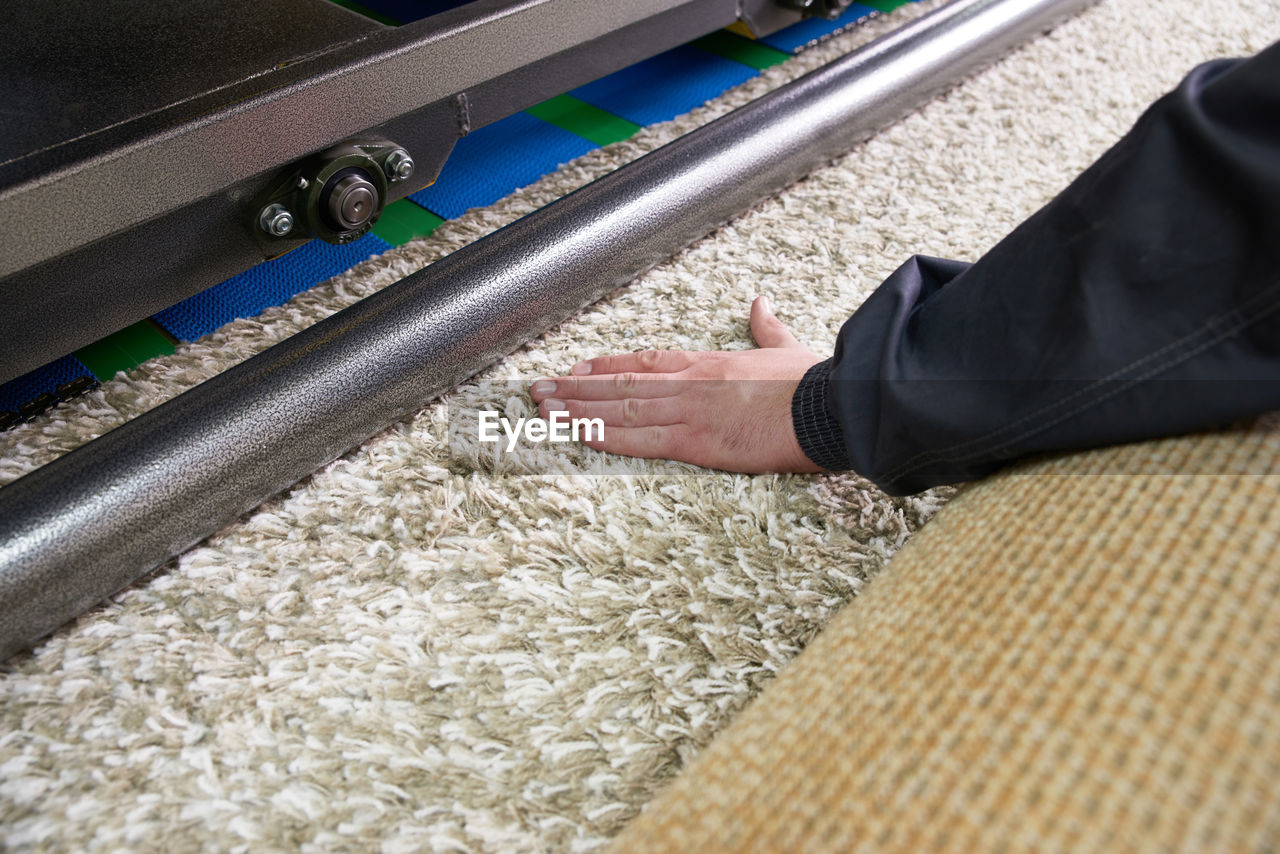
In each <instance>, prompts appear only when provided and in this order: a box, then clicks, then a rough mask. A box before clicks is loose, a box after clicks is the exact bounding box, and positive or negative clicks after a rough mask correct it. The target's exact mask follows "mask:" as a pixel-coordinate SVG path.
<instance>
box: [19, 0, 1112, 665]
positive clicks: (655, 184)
mask: <svg viewBox="0 0 1280 854" xmlns="http://www.w3.org/2000/svg"><path fill="white" fill-rule="evenodd" d="M1090 2H1092V0H955V2H953V3H951V4H949V5H948V6H945V7H943V8H942V9H939V10H938V11H936V12H934V13H932V14H930V15H928V16H926V17H924V18H921V19H920V20H918V21H916V22H914V23H912V24H910V25H908V26H906V27H904V28H902V29H901V30H899V31H897V32H895V33H893V34H890V35H889V36H887V37H885V38H882V39H879V40H877V41H875V42H873V43H871V44H869V45H867V46H866V47H864V48H862V49H860V50H858V51H856V52H854V53H852V54H850V55H849V56H846V57H844V58H842V59H840V60H837V61H836V62H833V63H831V64H830V65H828V66H825V67H823V68H821V69H819V70H817V71H815V72H813V73H811V74H809V75H807V76H805V77H803V78H801V79H799V80H797V81H795V82H793V83H791V84H789V85H787V86H785V87H783V88H781V89H779V90H777V91H775V92H773V93H771V94H770V95H768V96H766V97H764V98H762V99H760V100H759V101H756V102H754V103H752V104H750V105H748V106H746V107H744V108H742V109H740V110H737V111H736V112H734V113H731V114H729V115H727V116H724V117H723V118H721V119H718V120H717V121H715V122H713V123H711V124H709V125H707V126H706V127H704V128H702V129H700V130H698V131H696V132H694V133H692V134H690V135H688V136H686V137H683V138H681V139H679V140H677V141H675V142H673V143H671V144H670V145H667V146H665V147H663V148H662V149H659V150H658V151H655V152H653V153H651V154H649V155H647V156H645V157H643V158H641V159H639V160H637V161H635V162H633V163H631V164H630V165H628V166H626V167H624V168H622V169H619V170H618V171H617V172H615V173H613V174H611V175H608V176H606V177H605V178H602V179H600V180H599V181H596V182H595V183H593V184H591V185H589V186H587V187H584V188H582V189H581V190H578V191H577V192H575V193H572V194H571V195H569V196H566V197H565V198H563V199H561V200H559V201H557V202H555V203H553V204H551V205H548V206H547V207H545V208H543V209H541V210H539V211H537V212H535V213H533V214H530V215H529V216H527V217H525V218H523V219H521V220H519V221H517V222H515V223H513V224H511V225H509V226H507V227H506V228H503V229H501V230H500V231H498V232H495V233H494V234H492V235H490V236H488V237H486V238H484V239H482V240H479V241H477V242H475V243H473V244H471V245H470V246H467V247H466V248H464V249H462V250H460V251H458V252H455V253H454V254H453V255H450V256H448V257H446V258H444V259H442V260H440V261H438V262H436V263H435V264H433V265H431V266H430V267H427V268H426V269H424V270H421V271H419V272H417V273H415V274H413V275H411V276H409V277H407V278H406V279H404V280H402V281H400V282H398V283H396V284H395V285H392V286H391V287H389V288H387V289H385V290H383V291H381V292H379V293H377V294H374V295H373V296H370V297H368V298H367V299H365V300H363V301H361V302H360V303H358V304H356V305H354V306H351V307H350V308H348V309H346V310H344V311H341V312H339V313H337V314H335V315H333V316H332V317H330V318H328V319H327V320H325V321H322V322H321V323H319V324H316V325H315V326H313V327H311V328H310V329H308V330H306V331H304V332H302V333H301V334H299V335H297V336H295V337H293V338H291V339H289V340H287V341H285V342H283V343H281V344H278V345H276V346H275V347H273V348H271V349H270V350H268V351H266V352H264V353H262V354H260V355H258V356H256V357H254V358H252V359H250V360H248V361H246V362H244V363H243V364H241V365H239V366H237V367H236V368H233V369H232V370H230V371H227V372H226V373H224V374H222V375H220V376H218V377H216V378H214V379H212V380H210V381H208V382H206V383H204V384H202V385H200V386H198V387H196V388H194V389H192V390H191V391H188V392H187V393H185V394H183V395H180V396H179V397H177V398H175V399H174V400H172V401H170V402H168V403H166V404H164V405H162V406H160V407H157V408H156V409H155V410H153V411H151V412H149V413H147V414H146V415H143V416H141V417H140V418H138V419H136V420H134V421H132V422H130V423H128V424H126V425H124V426H123V427H120V428H118V429H116V430H113V431H112V432H110V433H108V434H106V435H105V436H102V437H101V438H99V439H97V440H95V441H93V442H90V443H88V444H87V445H85V446H84V447H82V448H80V449H78V450H76V451H74V452H72V453H70V454H68V455H66V456H65V457H63V458H61V459H59V460H57V461H55V462H53V463H51V464H50V465H47V466H45V467H44V468H41V469H39V470H37V471H35V472H33V473H31V474H29V475H27V476H26V477H23V478H21V479H19V480H17V481H15V482H14V483H12V484H10V485H9V486H7V487H5V488H4V489H0V656H3V657H7V656H8V655H10V654H12V653H13V652H15V651H17V650H19V649H22V648H23V647H25V646H27V645H29V644H31V643H32V642H34V641H35V640H37V639H38V638H40V637H41V636H43V635H44V634H46V633H48V632H50V631H52V630H53V629H55V628H57V627H58V626H59V625H61V624H62V623H63V622H65V621H67V620H69V619H71V618H73V617H75V616H76V615H77V614H80V613H81V612H83V611H84V610H86V609H88V608H89V607H92V606H93V605H94V604H95V603H96V602H98V601H100V600H101V599H103V598H104V597H106V596H108V595H110V594H111V593H114V592H115V591H117V590H119V589H121V588H122V587H124V586H125V585H127V584H129V583H130V582H131V581H133V580H134V579H136V578H138V577H139V576H140V575H142V574H143V573H145V572H146V571H148V570H150V569H152V568H154V567H155V566H157V565H159V564H160V563H161V562H163V561H164V560H166V559H167V558H169V557H170V556H172V555H175V554H177V553H179V552H181V551H182V550H184V549H186V548H188V547H189V546H191V545H193V544H194V543H196V542H198V541H199V540H201V539H202V538H204V537H205V536H207V535H209V534H210V533H212V532H213V531H215V530H217V529H218V528H219V527H221V526H222V525H224V524H226V523H228V522H230V521H232V520H233V519H235V518H236V516H238V515H239V514H241V513H243V512H245V511H247V510H249V509H252V508H253V507H255V506H256V505H258V504H259V503H261V502H262V501H263V500H265V499H266V498H268V497H270V496H271V495H273V494H275V493H277V492H279V491H281V490H283V489H286V488H288V487H289V486H290V485H292V484H294V483H296V482H297V481H298V480H300V479H301V478H303V477H305V476H306V475H308V474H309V473H311V472H312V471H314V470H315V469H317V468H318V467H320V466H321V465H323V464H325V463H326V462H328V461H330V460H332V459H334V458H335V457H337V456H338V455H340V454H342V453H343V452H345V451H346V450H348V449H350V448H352V447H354V446H356V445H358V444H359V443H360V442H362V441H364V440H365V439H367V438H368V437H369V436H371V435H373V434H374V433H376V432H377V431H379V430H381V429H383V428H384V427H386V426H387V425H389V424H391V423H393V422H395V421H397V420H399V419H402V418H404V417H406V416H408V415H411V414H412V413H413V412H415V411H416V410H417V409H419V408H420V407H421V406H422V405H423V404H424V403H425V402H426V401H428V400H429V399H431V398H432V397H434V396H436V395H437V394H439V393H441V392H443V391H445V390H447V389H449V388H450V387H452V386H453V385H455V384H456V383H458V382H460V381H461V380H463V379H465V378H466V377H468V376H470V375H472V374H474V373H475V372H477V371H479V370H481V369H482V368H484V367H486V366H487V365H490V364H492V363H493V362H494V361H496V360H497V359H500V358H501V357H502V356H504V355H505V354H507V353H509V352H511V351H512V350H514V349H515V348H516V347H518V346H520V345H521V344H522V343H524V342H525V341H527V340H529V339H530V338H532V337H534V336H536V335H538V334H539V333H541V332H542V331H544V330H546V329H547V328H549V327H550V326H552V325H554V324H556V323H559V322H561V321H562V320H564V319H565V318H566V317H569V316H570V315H572V314H573V313H574V312H576V311H578V310H580V309H581V308H582V307H583V306H585V305H587V304H589V303H591V302H593V301H595V300H597V299H599V298H601V297H602V296H604V295H605V294H607V293H608V292H609V291H611V290H613V289H615V288H617V287H619V286H621V285H624V284H626V283H627V282H629V281H631V280H632V279H633V278H634V277H635V276H637V275H639V274H640V273H642V272H643V271H644V270H646V269H648V268H649V267H651V266H653V265H655V264H657V263H659V262H661V261H663V260H664V259H666V258H668V257H670V256H671V255H672V254H673V253H675V252H676V251H678V250H679V249H681V248H683V247H684V246H686V245H688V244H689V243H690V242H692V241H694V240H696V239H697V238H699V237H701V236H703V235H705V234H707V233H708V232H709V231H710V230H711V229H713V228H714V227H716V226H717V225H719V224H721V223H723V222H725V221H727V220H728V219H730V218H731V217H733V216H735V215H737V214H739V213H741V212H742V211H744V210H746V209H747V208H749V207H750V206H751V205H753V204H754V203H756V202H757V201H759V200H760V199H762V198H764V197H766V196H768V195H769V194H771V193H774V192H776V191H777V190H779V189H781V188H782V187H785V186H786V185H788V184H789V183H791V182H793V181H795V180H796V179H797V178H799V177H801V176H802V175H803V174H805V173H806V172H808V171H810V170H812V169H814V168H815V167H818V166H820V165H822V164H824V163H826V162H828V161H829V160H831V159H832V158H834V157H836V156H838V155H840V154H841V153H843V152H845V151H847V150H848V149H849V148H850V147H851V146H853V145H854V144H855V143H857V142H859V141H860V140H862V139H864V138H866V137H867V136H869V135H870V134H872V133H874V132H875V131H876V130H878V129H879V128H882V127H884V126H885V125H887V124H888V123H890V122H893V121H895V120H897V119H899V118H900V117H902V116H903V115H904V114H906V113H907V112H909V111H910V110H912V109H914V108H915V107H917V106H918V105H920V104H921V103H922V102H924V101H925V100H927V99H928V98H930V97H932V96H934V95H936V94H937V93H938V92H940V91H941V90H943V89H945V88H947V87H948V86H950V85H952V84H954V83H955V82H957V81H958V80H960V79H961V78H963V77H964V76H965V75H967V74H970V73H972V72H973V71H975V70H976V69H978V68H980V67H982V66H983V65H985V64H987V63H989V62H990V61H992V60H993V59H995V58H996V57H997V56H999V55H1000V54H1001V53H1002V52H1004V51H1006V50H1008V49H1009V48H1011V47H1012V46H1014V45H1016V44H1018V43H1019V42H1021V41H1023V40H1025V39H1027V38H1029V37H1031V36H1033V35H1035V34H1036V33H1037V32H1039V31H1041V30H1043V29H1045V28H1046V27H1048V26H1049V25H1050V24H1052V23H1053V22H1054V21H1056V20H1057V19H1059V18H1061V17H1063V16H1064V15H1067V14H1070V13H1073V12H1075V11H1077V10H1079V9H1081V8H1083V7H1085V6H1086V5H1089V3H1090Z"/></svg>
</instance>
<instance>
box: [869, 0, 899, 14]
mask: <svg viewBox="0 0 1280 854" xmlns="http://www.w3.org/2000/svg"><path fill="white" fill-rule="evenodd" d="M859 2H860V3H862V5H863V6H870V7H871V8H872V9H875V10H876V11H877V12H892V11H893V10H894V9H898V8H901V7H902V6H905V5H907V4H908V3H910V2H911V0H859Z"/></svg>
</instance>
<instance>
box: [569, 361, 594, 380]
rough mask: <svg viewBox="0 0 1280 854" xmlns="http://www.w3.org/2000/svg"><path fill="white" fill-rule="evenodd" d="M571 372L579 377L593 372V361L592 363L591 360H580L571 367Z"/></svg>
mask: <svg viewBox="0 0 1280 854" xmlns="http://www.w3.org/2000/svg"><path fill="white" fill-rule="evenodd" d="M569 373H571V374H574V375H576V376H579V377H581V376H585V375H587V374H589V373H591V363H590V362H579V363H578V364H576V365H574V366H573V367H572V368H570V369H569Z"/></svg>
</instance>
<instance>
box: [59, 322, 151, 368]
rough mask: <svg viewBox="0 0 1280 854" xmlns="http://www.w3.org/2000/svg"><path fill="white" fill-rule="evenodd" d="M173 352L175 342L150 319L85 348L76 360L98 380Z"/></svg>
mask: <svg viewBox="0 0 1280 854" xmlns="http://www.w3.org/2000/svg"><path fill="white" fill-rule="evenodd" d="M172 352H173V339H172V338H170V337H169V336H168V334H166V333H165V332H164V330H162V329H161V328H160V327H159V326H157V325H156V323H155V321H153V320H151V319H150V318H148V319H147V320H142V321H139V322H138V323H135V324H133V325H132V326H126V327H125V328H124V329H121V330H120V331H119V332H113V333H112V334H110V335H108V336H107V337H106V338H100V339H99V340H97V341H94V342H93V343H92V344H89V345H87V346H85V347H81V348H80V349H79V350H77V351H76V352H75V357H76V358H77V359H79V360H80V361H81V362H84V365H85V367H86V368H88V369H89V370H91V371H93V373H94V376H96V377H97V378H98V379H100V380H109V379H111V378H112V377H114V376H115V375H116V372H117V371H131V370H133V369H134V368H136V367H138V365H141V364H142V363H143V362H145V361H147V360H148V359H154V358H155V357H156V356H167V355H169V354H170V353H172Z"/></svg>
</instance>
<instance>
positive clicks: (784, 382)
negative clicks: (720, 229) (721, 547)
mask: <svg viewBox="0 0 1280 854" xmlns="http://www.w3.org/2000/svg"><path fill="white" fill-rule="evenodd" d="M751 334H752V336H753V337H754V338H755V340H756V343H757V344H759V345H760V349H758V350H743V351H732V352H684V351H678V350H646V351H644V352H640V353H624V354H621V355H617V356H600V357H598V358H595V359H588V360H587V361H585V362H579V363H578V364H576V365H574V366H573V368H572V369H571V371H570V375H569V376H567V377H557V378H554V379H541V380H538V381H537V382H535V383H534V384H533V388H532V389H531V393H532V395H533V399H534V401H535V402H536V403H537V404H538V414H539V415H541V416H542V417H543V418H548V417H550V413H551V412H553V411H564V412H567V413H568V415H569V417H570V418H599V419H601V420H602V421H603V422H604V437H603V438H602V439H591V440H587V441H585V442H584V443H583V444H585V445H587V446H588V447H591V448H595V449H597V450H600V451H608V452H610V453H614V454H622V455H624V456H629V457H651V458H661V459H671V460H680V461H682V462H686V463H694V464H695V465H700V466H706V467H708V468H715V469H724V470H726V471H741V472H753V473H760V472H816V471H821V469H820V468H819V467H818V466H816V465H814V464H813V463H812V462H811V461H810V460H809V458H808V457H806V456H805V455H804V452H803V451H801V450H800V444H799V442H797V441H796V433H795V426H794V425H793V423H792V420H791V397H792V395H793V394H794V393H795V389H796V386H797V385H798V384H799V382H800V378H801V377H803V376H804V374H805V371H807V370H809V368H811V367H812V366H813V365H814V364H816V363H818V362H820V361H822V358H821V357H820V356H817V355H814V354H813V353H811V352H809V350H807V349H806V348H805V347H804V345H802V344H801V343H800V342H799V341H797V340H796V338H795V336H793V335H792V334H791V333H790V332H789V331H788V330H787V328H786V327H785V326H783V324H782V322H781V321H780V320H778V318H776V317H775V316H774V315H773V312H772V311H770V309H769V302H768V300H766V299H765V298H764V297H757V298H756V300H755V302H753V303H752V304H751Z"/></svg>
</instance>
